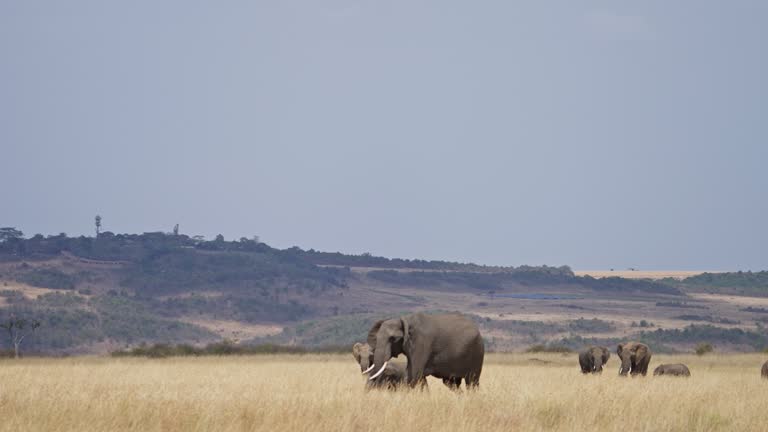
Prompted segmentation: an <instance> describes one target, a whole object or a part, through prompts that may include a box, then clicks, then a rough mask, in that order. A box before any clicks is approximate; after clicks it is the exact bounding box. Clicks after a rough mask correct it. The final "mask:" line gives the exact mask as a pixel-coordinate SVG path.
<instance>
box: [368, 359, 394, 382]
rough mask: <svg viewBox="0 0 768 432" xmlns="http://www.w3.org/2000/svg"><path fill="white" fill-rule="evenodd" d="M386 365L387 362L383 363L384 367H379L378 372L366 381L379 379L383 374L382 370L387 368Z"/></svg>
mask: <svg viewBox="0 0 768 432" xmlns="http://www.w3.org/2000/svg"><path fill="white" fill-rule="evenodd" d="M387 363H389V362H388V361H385V362H384V365H383V366H382V367H381V369H379V371H378V372H376V374H375V375H374V376H372V377H370V378H368V379H369V380H375V379H376V378H378V377H379V375H381V374H383V373H384V368H386V367H387Z"/></svg>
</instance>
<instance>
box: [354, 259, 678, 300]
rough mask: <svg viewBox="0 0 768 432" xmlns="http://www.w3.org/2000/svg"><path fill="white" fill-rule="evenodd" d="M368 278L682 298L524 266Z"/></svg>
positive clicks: (665, 288)
mask: <svg viewBox="0 0 768 432" xmlns="http://www.w3.org/2000/svg"><path fill="white" fill-rule="evenodd" d="M368 277H369V278H372V279H374V280H378V281H380V282H383V283H386V284H389V285H400V286H416V287H422V288H426V289H430V288H446V287H463V288H469V289H471V290H476V291H485V292H487V293H488V295H490V296H494V295H504V294H501V293H500V292H499V291H503V290H504V289H505V288H509V287H510V286H515V285H517V286H527V287H531V286H552V285H560V286H564V287H575V288H583V289H589V290H593V291H596V292H606V293H607V292H611V293H626V294H632V293H641V294H665V295H682V292H681V291H680V290H679V289H677V288H675V287H673V286H670V285H667V284H664V283H660V282H655V281H649V280H637V279H622V278H618V277H611V278H602V279H595V278H593V277H591V276H582V277H578V276H574V274H573V272H572V271H571V269H570V268H568V267H565V266H563V267H548V266H542V267H528V266H522V267H518V268H515V269H511V270H506V271H503V272H498V273H471V272H426V271H411V272H398V271H395V270H374V271H370V272H368Z"/></svg>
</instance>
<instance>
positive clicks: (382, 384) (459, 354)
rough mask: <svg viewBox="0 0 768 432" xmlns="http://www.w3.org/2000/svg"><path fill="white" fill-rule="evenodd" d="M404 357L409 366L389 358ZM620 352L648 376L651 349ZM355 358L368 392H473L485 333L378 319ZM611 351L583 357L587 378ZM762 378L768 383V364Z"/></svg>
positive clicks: (676, 368)
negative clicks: (433, 381)
mask: <svg viewBox="0 0 768 432" xmlns="http://www.w3.org/2000/svg"><path fill="white" fill-rule="evenodd" d="M400 354H404V355H405V357H406V358H407V363H406V365H402V364H399V363H392V362H390V359H392V358H394V357H397V356H399V355H400ZM616 354H617V355H618V356H619V359H620V360H621V366H620V367H619V375H621V376H626V375H627V374H629V375H631V376H635V375H642V376H645V375H646V374H647V373H648V365H649V364H650V361H651V350H650V349H649V348H648V346H647V345H645V344H642V343H639V342H629V343H625V344H619V346H618V347H617V349H616ZM352 355H353V356H354V357H355V360H356V361H357V363H358V364H359V365H360V370H361V371H362V373H363V374H364V375H368V379H367V386H368V387H369V388H396V387H398V386H400V385H403V384H407V385H409V386H411V387H414V386H417V385H418V386H421V387H425V386H426V385H427V380H426V378H427V377H428V376H433V377H435V378H438V379H441V380H442V381H443V383H444V384H445V385H446V386H448V387H449V388H451V389H453V390H458V389H459V387H460V386H461V383H462V380H463V381H464V383H465V385H466V387H467V388H468V389H476V388H477V387H478V386H479V385H480V373H481V372H482V370H483V358H484V357H485V347H484V344H483V338H482V336H481V335H480V329H479V328H478V327H477V324H475V323H474V322H473V321H472V320H470V319H469V318H467V317H465V316H464V315H461V314H459V313H450V314H437V315H427V314H423V313H415V314H411V315H406V316H403V317H400V318H392V319H386V320H381V321H378V322H377V323H375V324H374V325H373V327H371V329H370V331H369V332H368V339H367V341H366V342H365V343H360V342H358V343H356V344H354V346H353V347H352ZM609 358H610V353H609V352H608V349H607V348H606V347H600V346H592V347H589V348H588V349H586V350H584V351H583V352H581V353H579V365H580V366H581V371H582V373H584V374H589V373H593V374H594V373H601V372H602V370H603V366H605V364H606V363H607V362H608V359H609ZM653 374H654V375H671V376H684V377H689V376H691V371H690V370H689V369H688V367H687V366H686V365H684V364H679V363H678V364H662V365H660V366H658V367H657V368H656V369H655V370H654V371H653ZM761 374H762V376H763V378H766V379H768V361H766V362H765V364H763V367H762V370H761Z"/></svg>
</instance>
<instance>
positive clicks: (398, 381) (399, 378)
mask: <svg viewBox="0 0 768 432" xmlns="http://www.w3.org/2000/svg"><path fill="white" fill-rule="evenodd" d="M352 356H354V357H355V361H357V364H359V365H360V371H362V372H363V374H367V373H368V372H370V371H371V369H373V350H372V349H371V347H370V346H369V345H368V344H367V343H360V342H358V343H356V344H354V345H353V346H352ZM404 383H405V365H403V364H400V363H394V362H389V363H387V367H386V368H385V369H384V372H382V374H381V376H380V377H379V378H378V379H376V380H373V381H371V380H366V387H368V388H389V389H394V388H397V387H398V386H400V385H402V384H404Z"/></svg>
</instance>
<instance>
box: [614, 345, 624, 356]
mask: <svg viewBox="0 0 768 432" xmlns="http://www.w3.org/2000/svg"><path fill="white" fill-rule="evenodd" d="M623 350H624V345H622V344H619V346H618V347H616V354H618V355H621V352H622V351H623Z"/></svg>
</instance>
